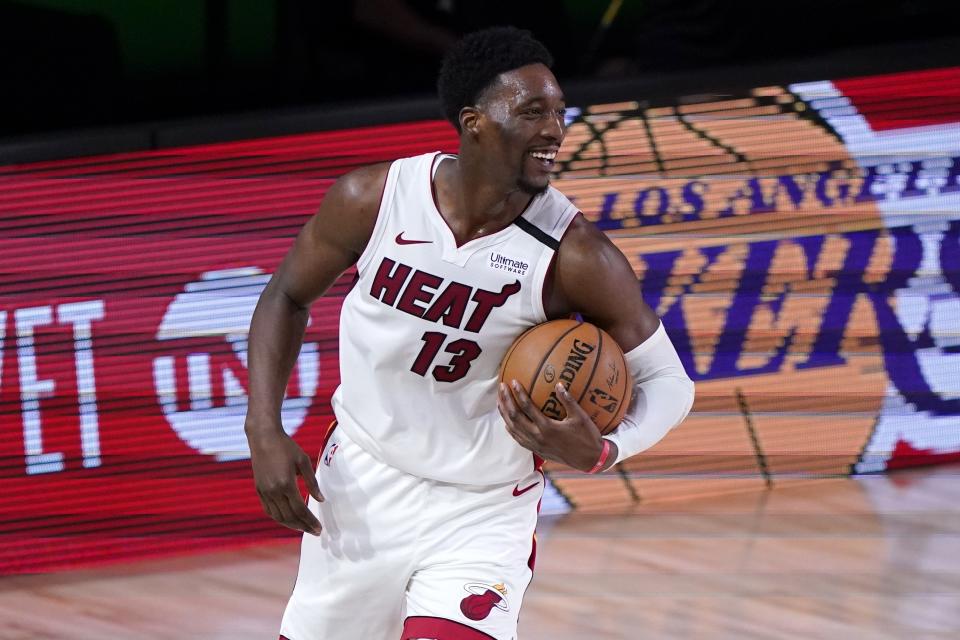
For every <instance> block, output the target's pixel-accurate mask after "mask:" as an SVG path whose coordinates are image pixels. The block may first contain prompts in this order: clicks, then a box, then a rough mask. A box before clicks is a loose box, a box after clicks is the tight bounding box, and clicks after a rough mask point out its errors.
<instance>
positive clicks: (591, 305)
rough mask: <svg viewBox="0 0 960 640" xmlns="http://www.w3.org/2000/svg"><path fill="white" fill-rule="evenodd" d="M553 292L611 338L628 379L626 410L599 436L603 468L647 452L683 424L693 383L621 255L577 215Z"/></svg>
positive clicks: (563, 249) (559, 262) (559, 257)
mask: <svg viewBox="0 0 960 640" xmlns="http://www.w3.org/2000/svg"><path fill="white" fill-rule="evenodd" d="M553 291H554V296H555V299H556V301H557V303H558V304H559V305H561V307H566V308H568V309H570V310H572V311H576V312H579V313H580V314H581V315H583V317H584V319H585V320H587V321H589V322H592V323H593V324H595V325H597V326H598V327H600V328H601V329H603V330H604V331H606V332H607V333H609V334H610V335H611V337H613V339H614V340H616V341H617V344H619V345H620V348H621V349H623V352H624V356H625V359H626V364H627V369H628V371H630V375H631V376H632V377H633V381H634V388H633V400H632V401H631V404H630V407H629V408H628V409H627V412H626V414H625V415H624V418H623V421H622V422H621V423H620V425H619V426H618V427H617V428H616V429H614V430H613V431H612V432H611V433H610V434H608V435H606V436H604V438H605V439H607V440H609V441H610V442H611V443H612V445H613V446H612V447H611V451H610V454H609V456H608V459H607V461H606V462H605V464H604V465H603V468H605V469H606V468H609V467H611V466H613V465H614V464H616V463H617V462H620V461H622V460H624V459H626V458H629V457H630V456H633V455H635V454H637V453H640V452H641V451H645V450H646V449H649V448H650V447H652V446H653V445H655V444H656V443H657V442H659V441H660V440H661V439H663V437H664V436H665V435H666V434H667V433H668V432H669V431H670V429H672V428H673V427H675V426H677V425H678V424H680V423H681V422H682V421H683V419H684V418H685V417H686V416H687V414H688V413H689V412H690V407H691V406H692V405H693V396H694V385H693V381H692V380H691V379H690V377H689V376H688V375H687V373H686V371H685V370H684V368H683V364H682V363H681V362H680V357H679V356H678V355H677V351H676V349H675V348H674V346H673V343H672V342H671V341H670V338H669V336H668V335H667V332H666V330H665V329H664V327H663V324H662V323H661V322H660V318H658V317H657V315H656V313H655V312H654V311H653V310H652V309H651V308H650V307H649V306H648V305H647V304H646V303H645V302H644V301H643V297H642V296H641V294H640V286H639V285H638V282H637V277H636V275H635V274H634V271H633V268H632V267H631V266H630V263H629V262H628V261H627V259H626V257H625V256H624V255H623V253H622V252H621V251H620V250H619V249H618V248H617V247H616V246H615V245H614V244H613V243H612V242H611V241H610V239H609V238H608V237H607V236H606V234H604V233H602V232H601V231H599V230H598V229H597V228H596V227H594V226H593V225H592V224H590V223H589V222H588V221H587V220H585V219H584V218H583V217H582V216H580V217H578V218H577V219H576V220H575V221H574V223H573V225H572V226H571V228H570V230H569V231H568V233H567V235H566V237H565V238H564V241H563V243H562V244H561V246H560V249H559V254H558V255H557V264H556V274H555V278H554V282H553ZM614 448H615V450H614Z"/></svg>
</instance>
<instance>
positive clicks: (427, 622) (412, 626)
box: [400, 616, 497, 640]
mask: <svg viewBox="0 0 960 640" xmlns="http://www.w3.org/2000/svg"><path fill="white" fill-rule="evenodd" d="M413 638H431V639H432V640H497V639H496V638H494V637H493V636H490V635H487V634H485V633H484V632H483V631H478V630H477V629H474V628H473V627H468V626H467V625H465V624H461V623H459V622H454V621H453V620H447V619H446V618H434V617H432V616H412V617H410V618H407V619H406V620H405V621H404V623H403V635H401V636H400V640H411V639H413Z"/></svg>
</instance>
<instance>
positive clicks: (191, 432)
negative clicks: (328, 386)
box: [153, 267, 320, 461]
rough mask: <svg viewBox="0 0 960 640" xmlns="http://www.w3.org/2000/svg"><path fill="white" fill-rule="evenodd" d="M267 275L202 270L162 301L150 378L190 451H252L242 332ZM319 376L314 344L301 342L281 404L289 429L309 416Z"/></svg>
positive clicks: (235, 454) (238, 454)
mask: <svg viewBox="0 0 960 640" xmlns="http://www.w3.org/2000/svg"><path fill="white" fill-rule="evenodd" d="M269 280H270V274H267V273H264V272H263V271H262V270H261V269H258V268H256V267H247V268H242V269H225V270H220V271H208V272H206V273H204V274H202V275H201V276H200V279H199V280H198V281H196V282H191V283H189V284H187V285H186V286H185V287H184V289H183V292H182V293H179V294H177V296H176V298H174V299H173V301H172V302H171V303H170V305H169V306H168V307H167V311H166V313H165V314H164V316H163V320H162V321H161V322H160V327H159V329H158V330H157V335H156V339H157V341H158V343H159V345H160V347H161V348H160V349H159V350H158V351H159V355H157V356H156V357H154V359H153V384H154V389H155V391H156V394H157V401H158V403H159V404H160V408H161V410H162V411H163V415H164V417H165V418H166V419H167V422H168V423H169V424H170V427H171V428H172V429H173V430H174V431H175V432H176V434H177V435H178V436H179V437H180V439H181V440H183V441H184V442H185V443H186V444H187V445H189V446H190V447H191V448H192V449H194V450H196V451H197V452H199V453H202V454H205V455H211V456H214V457H215V458H216V459H217V460H220V461H226V460H239V459H243V458H249V457H250V449H249V447H248V446H247V439H246V436H245V435H244V432H243V422H244V419H245V417H246V414H247V388H248V385H247V332H248V331H249V328H250V319H251V318H252V317H253V310H254V308H255V307H256V305H257V300H258V299H259V298H260V293H261V292H262V291H263V288H264V287H265V286H266V285H267V282H268V281H269ZM319 378H320V355H319V350H318V345H317V343H315V342H304V344H303V348H302V349H301V350H300V356H299V357H298V358H297V363H296V365H295V366H294V370H293V372H292V374H291V376H290V383H289V384H288V385H287V390H286V394H285V395H284V399H283V405H282V408H281V420H282V423H283V430H284V431H285V432H286V433H287V434H288V435H293V434H294V433H295V432H296V431H297V429H298V428H300V425H301V424H303V421H304V419H305V418H306V417H307V412H308V411H309V409H310V405H311V403H312V402H313V397H314V395H315V394H316V391H317V383H318V381H319Z"/></svg>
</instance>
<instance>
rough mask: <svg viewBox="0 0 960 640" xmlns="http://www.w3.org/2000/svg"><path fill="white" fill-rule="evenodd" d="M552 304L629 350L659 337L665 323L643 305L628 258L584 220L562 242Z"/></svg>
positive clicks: (580, 219)
mask: <svg viewBox="0 0 960 640" xmlns="http://www.w3.org/2000/svg"><path fill="white" fill-rule="evenodd" d="M551 301H552V302H553V303H554V304H556V303H559V305H560V306H561V307H562V308H563V310H564V311H565V312H567V313H572V312H576V313H580V314H581V315H583V317H584V318H585V319H586V320H588V321H590V322H593V323H594V324H596V325H597V326H599V327H600V328H602V329H604V330H605V331H607V332H608V333H610V335H612V336H613V338H614V339H615V340H616V341H617V342H618V343H619V344H620V346H621V347H622V348H623V349H624V350H630V349H633V348H634V347H636V346H637V345H639V344H640V343H641V342H643V341H644V340H646V339H647V338H648V337H650V336H651V335H653V332H654V331H656V330H657V327H658V326H659V324H660V319H659V318H658V317H657V315H656V313H654V311H653V310H652V309H650V307H649V306H647V304H646V303H645V302H644V301H643V296H642V295H641V293H640V283H639V281H638V280H637V276H636V274H635V273H634V271H633V267H631V266H630V263H629V261H628V260H627V258H626V256H624V255H623V252H621V251H620V249H619V248H617V246H616V245H615V244H613V242H612V241H611V240H610V238H609V237H607V235H606V234H605V233H603V232H602V231H600V230H599V229H597V228H596V226H594V225H593V224H592V223H591V222H590V221H589V220H587V219H586V218H584V217H583V216H582V215H579V216H577V217H576V218H575V219H574V221H573V222H572V223H571V224H570V228H569V229H568V230H567V233H566V234H565V235H564V237H563V240H562V241H561V243H560V248H559V249H558V252H557V263H556V269H555V275H554V281H553V294H552V295H551Z"/></svg>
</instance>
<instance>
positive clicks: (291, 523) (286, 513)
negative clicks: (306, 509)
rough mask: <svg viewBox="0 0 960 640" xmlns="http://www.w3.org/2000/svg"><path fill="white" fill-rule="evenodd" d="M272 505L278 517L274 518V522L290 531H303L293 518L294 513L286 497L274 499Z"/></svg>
mask: <svg viewBox="0 0 960 640" xmlns="http://www.w3.org/2000/svg"><path fill="white" fill-rule="evenodd" d="M271 504H272V505H273V508H274V510H275V511H276V513H277V515H276V516H274V518H273V519H274V520H276V521H277V522H279V523H280V524H282V525H283V526H285V527H287V528H288V529H296V530H297V531H303V529H300V528H298V527H297V524H296V519H295V518H294V517H293V513H291V511H290V505H289V503H288V502H287V500H286V498H285V497H284V496H282V495H281V496H278V497H277V498H276V499H274V500H273V501H272V502H271Z"/></svg>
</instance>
